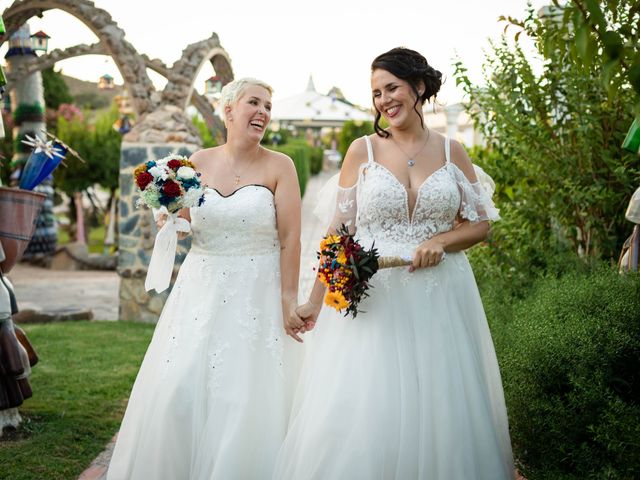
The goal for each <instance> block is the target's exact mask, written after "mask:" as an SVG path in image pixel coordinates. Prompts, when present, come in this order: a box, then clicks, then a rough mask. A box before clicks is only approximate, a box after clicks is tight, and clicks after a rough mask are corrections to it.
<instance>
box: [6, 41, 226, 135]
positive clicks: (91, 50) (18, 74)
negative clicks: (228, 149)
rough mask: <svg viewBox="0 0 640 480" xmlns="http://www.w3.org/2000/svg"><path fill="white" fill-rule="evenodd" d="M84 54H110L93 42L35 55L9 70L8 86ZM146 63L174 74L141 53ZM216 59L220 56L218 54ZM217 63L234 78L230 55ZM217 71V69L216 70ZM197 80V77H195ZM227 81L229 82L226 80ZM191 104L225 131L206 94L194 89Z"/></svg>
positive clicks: (215, 131) (213, 125)
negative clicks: (229, 66)
mask: <svg viewBox="0 0 640 480" xmlns="http://www.w3.org/2000/svg"><path fill="white" fill-rule="evenodd" d="M82 55H109V53H108V52H107V51H106V50H105V48H104V47H103V45H102V44H101V43H93V44H91V45H75V46H73V47H69V48H66V49H64V50H60V49H55V50H52V51H51V52H50V53H48V54H46V55H42V56H39V57H33V58H31V59H29V60H27V61H26V62H24V63H22V64H20V65H19V66H18V67H17V68H16V69H15V70H13V71H11V72H7V84H8V85H7V86H8V87H9V90H11V89H12V88H14V86H15V85H17V84H18V82H20V81H21V80H22V79H24V78H26V77H28V76H29V75H31V74H32V73H35V72H38V71H41V70H45V69H47V68H49V67H52V66H54V65H55V64H56V63H58V62H60V61H63V60H67V59H69V58H74V57H79V56H82ZM140 57H141V58H142V60H143V61H144V63H145V66H146V68H149V69H151V70H153V71H154V72H156V73H158V74H160V75H162V76H163V77H165V78H167V79H169V77H170V76H171V75H172V68H171V67H168V66H167V65H165V64H164V62H162V61H161V60H159V59H157V58H154V59H150V58H149V57H148V56H147V55H146V54H142V55H140ZM215 58H216V59H218V58H219V57H218V56H216V57H215ZM216 63H217V64H218V65H220V69H221V71H222V72H225V73H226V78H228V77H229V76H230V77H231V79H232V78H233V74H232V73H229V70H228V68H227V67H226V65H228V56H226V52H225V57H224V58H222V60H216ZM216 73H217V71H216ZM194 81H195V79H194ZM225 83H227V82H225ZM191 104H192V105H193V106H194V107H196V109H197V110H198V112H199V113H200V115H202V117H203V118H204V120H205V122H206V123H207V126H208V127H209V129H210V130H211V132H212V133H213V134H218V132H222V131H224V125H223V124H222V122H221V121H220V119H219V118H218V117H217V116H216V115H215V114H214V111H213V107H212V106H211V104H210V103H209V101H208V100H207V98H206V97H205V96H204V95H201V94H199V93H198V92H196V91H195V89H194V90H192V95H191Z"/></svg>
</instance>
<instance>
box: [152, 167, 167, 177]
mask: <svg viewBox="0 0 640 480" xmlns="http://www.w3.org/2000/svg"><path fill="white" fill-rule="evenodd" d="M149 173H150V174H151V175H153V178H154V180H157V179H158V178H161V179H162V180H166V179H167V178H169V175H168V174H167V169H166V168H163V167H159V166H157V165H156V166H155V167H151V168H150V169H149Z"/></svg>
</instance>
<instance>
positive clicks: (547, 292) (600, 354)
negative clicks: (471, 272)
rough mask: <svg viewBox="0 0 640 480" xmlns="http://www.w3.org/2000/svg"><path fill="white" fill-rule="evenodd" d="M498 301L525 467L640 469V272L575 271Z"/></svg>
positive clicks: (620, 474) (567, 473)
mask: <svg viewBox="0 0 640 480" xmlns="http://www.w3.org/2000/svg"><path fill="white" fill-rule="evenodd" d="M485 294H486V292H485V293H484V294H483V297H485V298H487V297H486V296H485ZM503 300H504V299H503ZM498 303H499V300H496V302H493V303H492V302H491V301H489V302H486V304H487V307H488V308H487V313H488V316H489V318H491V323H492V324H491V327H492V332H493V334H494V341H495V344H496V350H497V352H498V357H499V359H500V365H501V371H502V378H503V382H504V389H505V397H506V401H507V408H508V411H509V421H510V428H511V440H512V443H513V447H514V454H515V457H516V459H518V461H519V462H520V463H521V465H520V466H519V468H520V469H521V471H522V472H523V474H524V475H525V476H526V477H527V478H529V479H535V480H544V479H549V480H551V479H553V480H556V479H560V478H563V479H564V478H566V479H587V478H611V479H614V478H615V479H618V478H620V479H627V478H629V479H630V478H640V448H638V441H639V439H640V403H639V401H640V277H639V276H638V275H630V276H621V275H619V274H617V273H616V272H613V271H610V270H605V269H602V268H601V269H596V270H594V271H593V272H592V273H590V274H588V275H584V274H579V273H572V274H568V275H566V276H564V277H563V278H561V279H557V278H546V279H541V280H539V281H538V282H537V283H536V285H535V289H534V292H533V293H532V294H531V295H530V296H529V297H527V298H525V299H523V300H521V301H519V302H517V303H516V304H515V305H512V306H509V305H502V306H500V305H498ZM510 315H512V318H507V316H510Z"/></svg>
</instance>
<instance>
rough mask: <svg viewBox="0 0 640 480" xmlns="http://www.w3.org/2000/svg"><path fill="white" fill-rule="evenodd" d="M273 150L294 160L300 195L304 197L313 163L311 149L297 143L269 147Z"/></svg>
mask: <svg viewBox="0 0 640 480" xmlns="http://www.w3.org/2000/svg"><path fill="white" fill-rule="evenodd" d="M269 148H270V149H271V150H275V151H276V152H281V153H284V154H285V155H288V156H289V157H291V159H292V160H293V163H294V165H295V166H296V172H297V173H298V183H299V184H300V195H302V196H304V191H305V189H306V187H307V181H309V174H310V169H309V164H310V163H311V154H310V150H311V149H310V148H309V147H308V146H306V147H305V146H302V145H298V144H295V143H288V144H285V145H278V146H269Z"/></svg>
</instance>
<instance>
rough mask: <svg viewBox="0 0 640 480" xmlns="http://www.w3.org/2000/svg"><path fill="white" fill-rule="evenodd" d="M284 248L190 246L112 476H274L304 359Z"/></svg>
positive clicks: (157, 479)
mask: <svg viewBox="0 0 640 480" xmlns="http://www.w3.org/2000/svg"><path fill="white" fill-rule="evenodd" d="M298 351H299V348H298V345H297V344H294V342H293V341H292V340H291V339H289V338H288V337H286V336H285V333H284V330H283V327H282V306H281V298H280V275H279V254H278V253H274V254H266V255H253V256H248V255H247V256H230V257H223V256H215V255H207V254H205V253H197V252H194V251H192V252H190V253H189V255H188V256H187V258H186V260H185V262H184V263H183V265H182V267H181V270H180V273H179V276H178V279H177V281H176V284H175V286H174V288H173V291H172V292H171V295H170V296H169V298H168V300H167V303H166V305H165V308H164V310H163V312H162V315H161V317H160V320H159V322H158V325H157V327H156V331H155V333H154V336H153V339H152V341H151V344H150V346H149V349H148V351H147V353H146V355H145V358H144V361H143V363H142V366H141V368H140V371H139V373H138V377H137V379H136V382H135V385H134V387H133V390H132V392H131V396H130V399H129V404H128V407H127V411H126V413H125V416H124V420H123V422H122V426H121V429H120V432H119V435H118V440H117V443H116V447H115V451H114V454H113V457H112V460H111V464H110V467H109V472H108V477H107V478H108V479H109V480H124V479H127V480H129V479H136V480H162V479H166V480H183V479H184V480H187V479H188V480H200V479H202V480H204V479H207V480H209V479H220V480H228V479H236V478H237V479H264V478H270V477H271V474H272V471H273V466H274V463H275V459H276V456H277V452H278V449H279V447H280V445H281V443H282V440H283V439H284V436H285V432H286V427H287V422H288V418H289V413H290V407H291V399H292V394H293V388H294V386H295V380H296V371H297V368H298V364H299V361H298V360H297V359H296V355H297V353H298Z"/></svg>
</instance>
